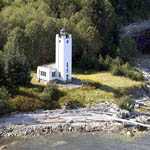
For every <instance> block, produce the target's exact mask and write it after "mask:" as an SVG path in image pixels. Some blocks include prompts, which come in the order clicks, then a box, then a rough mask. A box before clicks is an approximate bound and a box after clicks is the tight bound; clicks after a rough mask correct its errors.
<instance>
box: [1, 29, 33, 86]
mask: <svg viewBox="0 0 150 150" xmlns="http://www.w3.org/2000/svg"><path fill="white" fill-rule="evenodd" d="M18 30H19V29H18V28H16V29H14V30H13V31H12V32H11V33H10V34H9V37H8V41H7V43H6V45H5V48H4V66H5V72H6V80H7V86H8V88H9V89H12V88H16V87H18V86H20V85H27V84H29V82H30V79H31V78H30V65H29V63H28V61H27V59H26V57H25V55H24V54H23V53H21V52H20V51H19V48H20V45H19V44H20V43H19V41H18Z"/></svg>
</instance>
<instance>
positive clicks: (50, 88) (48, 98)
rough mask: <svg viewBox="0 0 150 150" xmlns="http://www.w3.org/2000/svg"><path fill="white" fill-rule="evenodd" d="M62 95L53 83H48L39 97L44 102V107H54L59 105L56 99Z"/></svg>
mask: <svg viewBox="0 0 150 150" xmlns="http://www.w3.org/2000/svg"><path fill="white" fill-rule="evenodd" d="M62 95H63V92H61V91H60V90H59V89H58V87H57V86H56V85H55V84H51V83H49V84H48V85H47V86H46V87H45V88H44V90H43V92H42V93H41V94H40V99H41V101H42V102H44V103H45V108H46V109H52V108H53V109H54V108H57V107H59V105H57V101H58V99H59V98H60V97H61V96H62Z"/></svg>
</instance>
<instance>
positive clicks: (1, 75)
mask: <svg viewBox="0 0 150 150" xmlns="http://www.w3.org/2000/svg"><path fill="white" fill-rule="evenodd" d="M5 84H6V81H5V71H4V63H3V52H2V51H0V87H2V86H4V85H5Z"/></svg>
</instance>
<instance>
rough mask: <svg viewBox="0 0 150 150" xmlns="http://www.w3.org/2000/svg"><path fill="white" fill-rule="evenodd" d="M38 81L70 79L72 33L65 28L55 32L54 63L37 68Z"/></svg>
mask: <svg viewBox="0 0 150 150" xmlns="http://www.w3.org/2000/svg"><path fill="white" fill-rule="evenodd" d="M37 79H38V81H46V82H49V81H52V80H60V81H63V82H68V81H71V80H72V35H71V34H69V33H68V32H67V31H66V29H65V28H63V29H61V30H60V33H59V34H56V50H55V63H52V64H45V65H42V66H38V68H37Z"/></svg>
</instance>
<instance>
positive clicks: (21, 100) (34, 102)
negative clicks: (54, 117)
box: [11, 96, 43, 112]
mask: <svg viewBox="0 0 150 150" xmlns="http://www.w3.org/2000/svg"><path fill="white" fill-rule="evenodd" d="M11 102H12V103H13V105H14V107H15V109H16V110H17V111H20V112H28V111H34V110H36V109H41V108H42V107H43V103H42V102H41V101H40V100H39V99H35V98H30V97H26V96H17V97H15V98H14V99H12V100H11Z"/></svg>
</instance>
